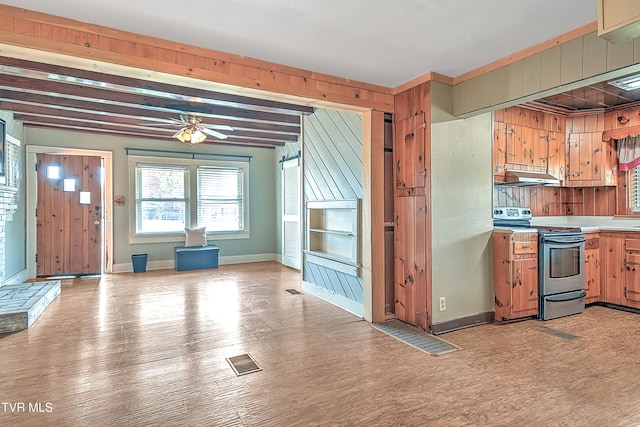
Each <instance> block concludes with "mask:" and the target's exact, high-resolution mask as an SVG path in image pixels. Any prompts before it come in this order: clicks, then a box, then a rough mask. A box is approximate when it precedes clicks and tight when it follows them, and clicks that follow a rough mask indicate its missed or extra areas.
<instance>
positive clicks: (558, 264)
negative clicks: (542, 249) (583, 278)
mask: <svg viewBox="0 0 640 427" xmlns="http://www.w3.org/2000/svg"><path fill="white" fill-rule="evenodd" d="M549 257H550V258H549V270H550V271H549V277H551V278H552V279H560V278H563V277H572V276H577V275H579V274H580V267H581V266H580V248H550V250H549Z"/></svg>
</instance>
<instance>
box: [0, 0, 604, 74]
mask: <svg viewBox="0 0 640 427" xmlns="http://www.w3.org/2000/svg"><path fill="white" fill-rule="evenodd" d="M4 3H5V4H8V5H12V6H18V7H23V8H25V9H30V10H35V11H40V12H45V13H49V14H52V15H58V16H64V17H67V18H72V19H76V20H79V21H83V22H89V23H93V24H99V25H103V26H106V27H111V28H115V29H120V30H125V31H130V32H134V33H138V34H143V35H148V36H153V37H157V38H162V39H167V40H172V41H176V42H180V43H184V44H188V45H194V46H200V47H204V48H209V49H214V50H218V51H223V52H228V53H234V54H238V55H243V56H247V57H252V58H256V59H261V60H265V61H269V62H274V63H278V64H283V65H289V66H293V67H298V68H302V69H305V70H310V71H316V72H321V73H325V74H331V75H334V76H339V77H344V78H348V79H352V80H359V81H363V82H367V83H373V84H378V85H382V86H386V87H396V86H399V85H400V84H403V83H405V82H407V81H409V80H412V79H413V78H416V77H418V76H421V75H423V74H425V73H427V72H430V71H433V72H437V73H441V74H444V75H447V76H450V77H456V76H459V75H461V74H463V73H465V72H467V71H470V70H473V69H475V68H478V67H480V66H482V65H486V64H488V63H490V62H493V61H495V60H498V59H500V58H504V57H506V56H508V55H510V54H513V53H516V52H519V51H521V50H523V49H525V48H527V47H530V46H532V45H535V44H537V43H540V42H543V41H546V40H549V39H551V38H553V37H555V36H558V35H561V34H564V33H566V32H568V31H571V30H573V29H576V28H578V27H581V26H583V25H585V24H588V23H591V22H594V21H596V19H597V6H596V5H597V1H596V0H482V1H480V0H447V1H444V0H401V1H391V0H191V1H189V2H179V1H175V0H134V1H132V0H110V1H96V0H94V1H90V0H89V1H88V0H55V1H43V0H5V1H4Z"/></svg>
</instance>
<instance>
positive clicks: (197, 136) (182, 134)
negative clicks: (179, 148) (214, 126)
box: [173, 126, 207, 144]
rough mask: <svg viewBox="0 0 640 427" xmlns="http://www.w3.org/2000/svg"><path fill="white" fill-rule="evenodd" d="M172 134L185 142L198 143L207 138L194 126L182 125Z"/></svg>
mask: <svg viewBox="0 0 640 427" xmlns="http://www.w3.org/2000/svg"><path fill="white" fill-rule="evenodd" d="M173 136H174V137H175V138H176V139H177V140H178V141H180V142H186V143H190V144H199V143H201V142H202V141H204V140H205V139H207V135H205V134H204V133H203V132H202V131H201V130H200V129H198V128H197V127H195V126H187V127H184V128H182V129H180V130H179V131H178V132H176V133H175V135H173Z"/></svg>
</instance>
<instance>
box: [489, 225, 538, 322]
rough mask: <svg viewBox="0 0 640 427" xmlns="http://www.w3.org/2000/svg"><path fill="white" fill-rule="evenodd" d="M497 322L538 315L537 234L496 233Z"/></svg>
mask: <svg viewBox="0 0 640 427" xmlns="http://www.w3.org/2000/svg"><path fill="white" fill-rule="evenodd" d="M493 287H494V293H495V311H496V313H495V320H496V322H502V321H505V320H511V319H519V318H524V317H531V316H537V315H538V234H537V233H536V232H525V233H521V232H512V231H509V230H496V231H494V232H493Z"/></svg>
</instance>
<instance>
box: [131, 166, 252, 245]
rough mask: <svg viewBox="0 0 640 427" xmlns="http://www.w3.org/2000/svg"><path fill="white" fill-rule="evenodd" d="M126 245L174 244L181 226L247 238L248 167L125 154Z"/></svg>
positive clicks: (179, 238) (223, 236)
mask: <svg viewBox="0 0 640 427" xmlns="http://www.w3.org/2000/svg"><path fill="white" fill-rule="evenodd" d="M129 168H130V174H131V178H132V183H133V187H132V207H131V210H130V214H131V216H132V221H131V224H132V225H131V231H130V233H131V234H130V238H129V241H130V242H131V243H147V242H159V243H160V242H179V241H182V240H184V228H185V227H206V230H207V234H208V235H215V238H216V239H238V238H248V237H249V227H248V225H249V221H248V188H249V187H248V176H249V163H248V162H238V161H215V160H202V159H173V158H156V157H145V156H129Z"/></svg>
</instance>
